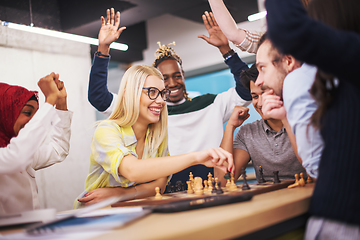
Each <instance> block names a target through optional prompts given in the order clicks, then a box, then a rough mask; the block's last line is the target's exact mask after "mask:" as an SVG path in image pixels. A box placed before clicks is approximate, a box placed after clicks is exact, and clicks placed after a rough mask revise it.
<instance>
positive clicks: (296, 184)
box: [288, 173, 299, 188]
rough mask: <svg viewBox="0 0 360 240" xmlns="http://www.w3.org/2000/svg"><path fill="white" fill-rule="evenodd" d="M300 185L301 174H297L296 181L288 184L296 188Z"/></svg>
mask: <svg viewBox="0 0 360 240" xmlns="http://www.w3.org/2000/svg"><path fill="white" fill-rule="evenodd" d="M298 186H299V174H297V173H296V174H295V183H294V184H291V185H289V186H288V188H294V187H298Z"/></svg>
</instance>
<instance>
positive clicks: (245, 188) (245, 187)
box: [241, 168, 250, 190]
mask: <svg viewBox="0 0 360 240" xmlns="http://www.w3.org/2000/svg"><path fill="white" fill-rule="evenodd" d="M241 175H242V177H243V185H242V190H250V187H249V185H248V184H247V180H246V170H245V168H241Z"/></svg>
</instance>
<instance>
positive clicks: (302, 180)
mask: <svg viewBox="0 0 360 240" xmlns="http://www.w3.org/2000/svg"><path fill="white" fill-rule="evenodd" d="M299 185H300V186H301V187H304V186H305V179H304V173H302V172H301V173H300V179H299Z"/></svg>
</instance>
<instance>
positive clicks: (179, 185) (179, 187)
mask: <svg viewBox="0 0 360 240" xmlns="http://www.w3.org/2000/svg"><path fill="white" fill-rule="evenodd" d="M180 191H182V182H181V181H180V180H179V181H177V182H176V184H175V192H180Z"/></svg>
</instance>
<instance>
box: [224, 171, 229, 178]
mask: <svg viewBox="0 0 360 240" xmlns="http://www.w3.org/2000/svg"><path fill="white" fill-rule="evenodd" d="M224 178H225V179H226V180H227V179H230V172H229V170H228V171H227V172H226V173H225V175H224Z"/></svg>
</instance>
